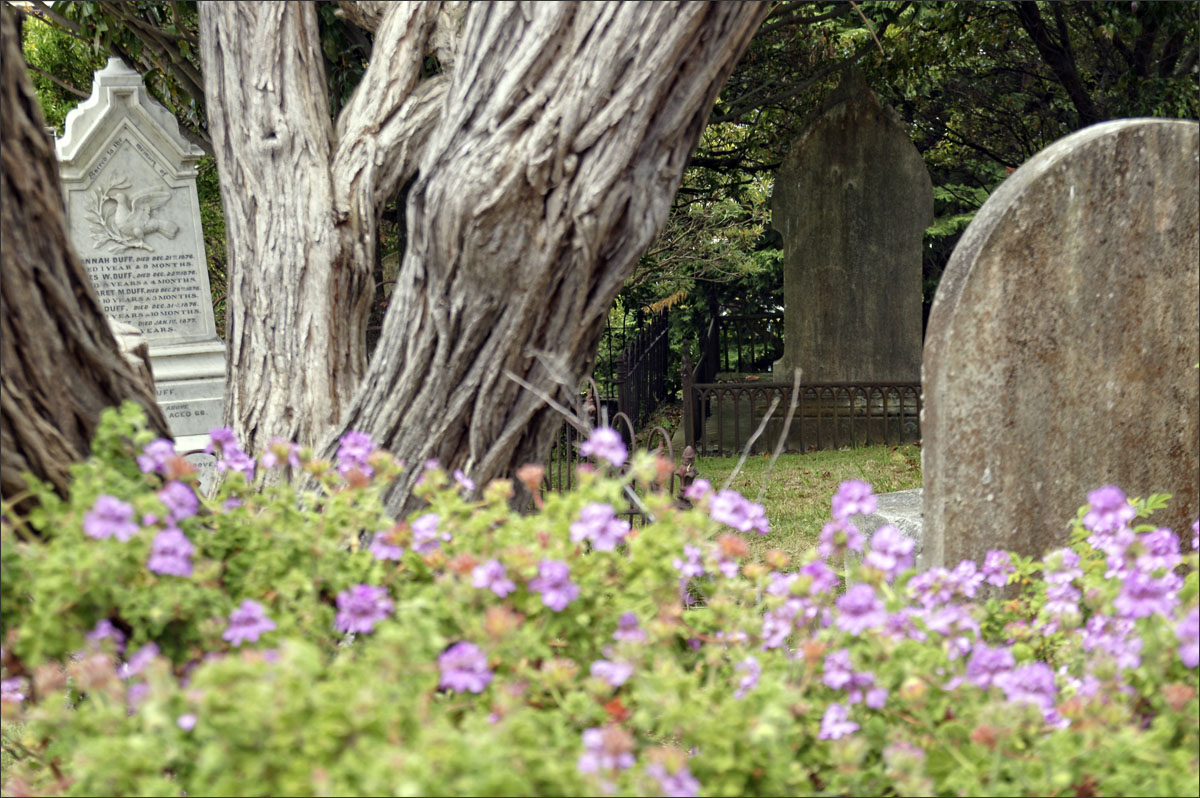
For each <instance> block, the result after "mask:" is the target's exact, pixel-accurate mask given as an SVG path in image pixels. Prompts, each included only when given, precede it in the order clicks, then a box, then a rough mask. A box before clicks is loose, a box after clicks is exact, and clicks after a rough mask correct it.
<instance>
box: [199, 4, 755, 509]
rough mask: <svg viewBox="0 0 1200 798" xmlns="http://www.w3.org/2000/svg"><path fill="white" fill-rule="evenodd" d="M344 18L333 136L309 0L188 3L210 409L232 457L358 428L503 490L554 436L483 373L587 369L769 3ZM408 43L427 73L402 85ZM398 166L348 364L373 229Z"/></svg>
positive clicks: (382, 12)
mask: <svg viewBox="0 0 1200 798" xmlns="http://www.w3.org/2000/svg"><path fill="white" fill-rule="evenodd" d="M358 6H359V7H358V8H356V9H354V13H352V18H354V19H356V20H359V21H360V22H361V24H364V25H369V26H372V27H374V28H375V31H376V37H375V44H374V54H373V57H372V59H371V63H370V65H369V66H368V69H367V71H366V74H365V75H364V77H363V80H362V83H361V84H360V86H359V87H358V89H357V90H356V92H355V95H354V97H353V98H352V100H351V102H350V104H349V105H348V106H347V107H346V108H345V109H344V111H343V112H342V115H341V117H340V118H339V120H338V122H337V125H336V128H334V126H332V125H330V124H329V122H328V121H327V117H326V116H325V115H324V111H325V109H326V108H327V107H328V105H327V102H326V98H325V96H324V89H323V87H324V85H325V84H324V80H323V79H322V76H321V68H322V66H321V59H320V55H319V50H318V48H319V43H318V41H317V26H316V17H315V12H314V10H313V9H312V7H311V6H309V5H307V4H293V3H205V4H201V6H200V15H201V42H202V55H203V58H204V65H205V75H206V91H207V94H208V97H209V104H208V107H209V118H210V121H211V125H212V138H213V143H214V149H215V151H216V156H217V163H218V167H219V171H220V175H221V185H222V194H223V197H224V200H225V208H226V216H227V220H228V228H227V229H228V240H229V246H230V252H229V274H230V292H229V296H230V308H231V310H230V316H229V319H230V320H229V328H228V340H229V342H230V343H229V351H230V358H229V376H230V386H229V390H228V393H227V399H226V419H227V420H228V421H229V422H231V423H232V424H233V425H234V427H235V429H236V430H237V431H238V433H239V434H240V435H241V436H242V437H243V438H244V439H245V441H246V442H247V443H248V444H249V445H251V446H254V447H260V446H262V445H264V444H265V443H267V441H268V440H269V439H270V438H271V437H273V436H277V435H278V436H282V437H288V438H293V439H297V440H300V441H301V442H303V443H314V442H316V443H321V442H323V449H324V450H325V451H326V452H332V450H333V448H334V446H335V443H334V442H335V441H336V438H337V437H338V435H339V434H340V433H342V432H344V431H345V430H348V429H359V430H362V431H365V432H368V433H370V434H371V435H372V436H373V437H374V438H375V440H376V441H378V442H379V443H381V444H382V445H384V446H386V447H387V448H389V449H390V450H392V451H393V452H395V453H396V454H397V455H398V456H400V457H402V458H404V459H406V460H408V461H409V462H410V463H419V462H421V461H422V460H424V459H426V458H428V457H438V458H440V459H441V461H442V462H443V463H444V464H446V465H447V466H451V467H462V468H464V469H466V470H467V471H468V472H469V473H470V474H471V475H472V476H473V477H474V478H476V479H478V480H487V479H490V478H493V477H497V476H502V475H505V474H507V473H509V472H510V471H511V469H512V468H513V467H515V466H517V465H520V464H521V463H522V462H524V461H526V460H530V459H534V458H536V457H538V456H540V455H543V454H544V453H545V449H546V448H547V446H548V444H549V436H550V435H552V434H553V430H554V428H555V427H556V426H557V424H558V423H559V421H558V420H557V419H556V418H555V417H554V416H553V413H552V412H551V411H550V410H548V408H547V406H546V404H545V402H544V401H543V400H542V399H541V398H539V397H538V396H536V395H534V394H533V393H532V392H529V391H527V390H524V389H522V388H520V387H519V386H518V384H517V383H516V382H515V381H513V380H512V379H510V378H508V377H507V376H506V372H512V373H513V374H514V375H516V376H517V377H518V378H520V379H523V380H525V381H527V382H529V383H530V384H532V385H534V386H535V387H536V388H537V389H538V390H539V391H540V392H543V393H546V394H550V395H552V396H555V397H557V398H559V399H563V398H565V397H566V396H567V395H568V394H569V393H571V392H572V390H573V389H574V388H575V387H576V386H577V384H578V381H579V379H580V378H581V377H582V376H584V375H585V374H586V373H587V372H588V370H589V368H590V365H591V359H592V358H593V357H594V352H595V348H596V344H597V342H598V340H599V336H600V333H601V330H602V327H603V321H604V318H605V316H606V314H607V311H608V307H609V305H610V303H611V301H612V299H613V297H614V296H615V295H616V293H617V291H618V290H619V289H620V287H621V284H622V281H623V280H624V279H625V278H626V277H627V276H628V275H629V273H630V271H631V270H632V268H633V266H634V264H635V262H636V260H637V258H638V256H639V255H640V254H641V252H642V250H643V249H644V248H645V247H646V246H647V245H648V244H649V243H650V241H651V239H652V238H653V236H654V234H655V233H656V232H657V230H658V229H659V227H660V226H661V225H662V223H663V221H664V220H665V218H666V214H667V211H668V207H669V204H670V201H671V198H672V196H673V195H674V192H675V190H676V188H677V187H678V185H679V182H680V180H681V179H682V175H683V169H684V166H685V164H686V161H687V158H688V155H689V154H690V153H691V150H692V148H693V147H694V145H695V143H696V141H697V140H698V138H699V135H700V133H701V130H702V129H703V126H704V122H705V119H706V116H707V113H708V111H709V109H710V107H711V105H712V102H713V100H714V99H715V97H716V94H717V92H718V90H719V89H720V87H721V85H722V83H723V81H724V80H725V78H726V77H727V76H728V74H729V72H730V71H731V70H732V68H733V66H734V64H735V62H736V60H737V58H738V56H739V55H740V54H741V52H742V51H743V49H744V48H745V47H746V45H747V44H748V43H749V41H750V38H751V36H752V35H753V33H754V30H755V28H756V26H757V24H758V22H759V21H761V19H762V18H763V16H765V15H766V13H767V12H768V10H769V8H768V6H767V5H766V4H761V3H742V2H722V3H668V2H645V3H599V2H595V3H592V2H589V3H570V2H561V3H558V2H556V3H550V2H534V3H526V2H522V3H484V2H480V3H471V4H461V3H440V2H419V3H394V4H384V3H371V4H362V3H360V4H358ZM464 6H465V7H464ZM427 54H436V55H437V56H438V59H439V63H440V65H441V67H442V71H441V73H440V74H437V75H434V76H433V77H428V78H424V79H422V77H421V68H422V64H423V62H424V59H425V56H426V55H427ZM414 175H416V179H415V182H414V184H413V186H412V188H411V190H410V191H409V193H408V206H407V214H408V245H407V250H406V252H405V255H404V261H403V266H402V268H401V272H400V276H399V280H398V282H397V286H396V288H395V290H394V292H393V294H392V301H391V303H390V309H389V312H388V316H387V318H386V320H385V323H384V330H383V334H382V338H381V340H380V343H379V346H378V349H377V350H376V354H375V357H374V359H373V360H372V362H371V364H370V367H369V368H367V367H366V364H365V357H364V353H363V341H364V338H365V326H366V316H367V309H368V306H369V302H370V299H371V294H372V285H371V279H370V271H369V269H370V264H371V263H372V261H373V254H374V252H373V248H374V246H375V226H376V223H377V220H378V218H379V215H380V212H381V210H382V207H383V204H384V203H385V202H386V200H387V199H388V198H389V197H391V196H393V195H394V194H395V192H396V191H397V190H398V189H399V187H400V186H401V185H403V183H404V182H405V181H406V180H407V179H409V178H410V177H413V176H414ZM412 474H413V475H414V476H415V469H414V470H413V472H412ZM411 479H412V477H410V478H409V479H408V480H407V481H405V482H403V483H401V484H400V485H399V486H398V487H397V490H396V491H395V492H394V494H393V495H392V496H390V497H389V503H390V505H391V507H392V508H393V509H403V508H404V507H405V506H406V505H407V503H408V493H409V490H410V487H411Z"/></svg>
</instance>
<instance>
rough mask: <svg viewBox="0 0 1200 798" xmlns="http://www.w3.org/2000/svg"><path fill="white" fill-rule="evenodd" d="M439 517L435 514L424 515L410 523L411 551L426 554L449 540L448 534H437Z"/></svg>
mask: <svg viewBox="0 0 1200 798" xmlns="http://www.w3.org/2000/svg"><path fill="white" fill-rule="evenodd" d="M441 520H442V519H441V517H440V516H439V515H438V514H437V513H425V515H422V516H421V517H419V518H417V519H416V520H414V521H413V522H412V536H413V551H415V552H416V553H417V554H428V553H429V552H431V551H433V550H434V549H436V548H438V547H439V546H441V545H442V543H443V542H444V541H449V540H450V533H449V532H439V531H438V524H439V523H441Z"/></svg>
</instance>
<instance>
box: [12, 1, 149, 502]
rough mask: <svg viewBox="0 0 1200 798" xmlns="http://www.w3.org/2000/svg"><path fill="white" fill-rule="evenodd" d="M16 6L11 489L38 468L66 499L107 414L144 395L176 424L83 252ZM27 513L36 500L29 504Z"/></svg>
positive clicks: (18, 489)
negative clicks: (125, 346)
mask: <svg viewBox="0 0 1200 798" xmlns="http://www.w3.org/2000/svg"><path fill="white" fill-rule="evenodd" d="M12 17H13V12H12V11H11V10H10V9H7V8H5V9H4V10H3V12H2V19H0V28H2V33H0V36H2V39H3V41H2V42H0V47H2V48H3V58H4V69H3V72H2V77H0V83H2V86H0V92H2V102H3V106H2V107H3V112H2V113H0V138H2V139H3V141H4V147H3V149H0V194H2V201H0V230H2V231H3V243H2V245H0V357H2V359H3V363H4V368H3V371H2V372H0V492H2V493H3V496H4V498H6V499H12V498H14V497H17V496H19V495H20V494H21V493H22V492H23V491H24V490H25V488H26V484H25V479H24V477H23V476H22V475H23V474H24V473H25V472H27V471H28V472H30V473H32V474H33V475H34V476H36V477H37V478H38V479H41V480H44V481H47V482H49V483H50V484H51V485H52V486H53V487H54V488H55V490H57V491H58V492H59V493H60V494H63V495H65V494H66V492H67V487H68V481H69V480H68V473H67V468H68V466H70V465H71V463H73V462H76V461H78V460H81V459H83V458H84V457H86V456H87V455H88V453H89V452H90V450H91V439H92V436H93V434H94V433H95V431H96V424H97V422H98V420H99V417H100V412H101V411H102V410H103V409H104V408H106V407H112V406H115V405H119V404H120V403H121V402H122V401H124V400H126V399H132V400H133V401H135V402H137V403H138V404H140V405H142V406H143V407H144V408H146V412H147V415H148V416H149V419H150V426H151V428H152V429H154V430H155V431H156V432H157V433H158V434H160V435H163V436H167V435H168V433H167V424H166V421H165V420H164V419H163V416H162V412H161V411H160V410H159V408H158V405H157V404H156V403H155V399H154V389H153V386H152V385H151V384H149V383H148V381H147V380H146V378H145V372H144V371H143V370H142V369H139V368H138V367H136V366H134V365H133V364H132V363H130V362H129V361H127V360H126V359H125V358H124V357H123V356H122V354H121V351H120V349H119V348H118V345H117V342H116V340H115V339H114V338H113V334H112V332H111V331H110V329H109V326H108V323H107V321H106V320H105V318H104V315H103V313H102V312H101V310H100V304H99V301H98V300H97V298H96V294H95V291H94V289H93V288H92V284H91V281H90V280H88V277H87V273H86V272H85V271H84V269H83V264H82V263H81V262H80V260H79V256H78V255H76V254H75V251H74V249H73V248H72V247H71V244H70V239H69V237H68V232H67V224H66V214H65V211H64V209H63V199H62V188H61V186H60V185H59V182H58V163H57V161H56V160H55V157H54V149H53V146H52V145H51V143H50V139H49V137H48V136H47V134H46V130H45V122H44V121H43V120H42V113H41V109H40V107H39V105H38V101H37V96H36V95H35V94H34V91H33V86H32V85H31V84H30V82H29V77H28V75H27V74H26V72H25V68H24V64H25V60H24V57H23V56H22V54H21V44H20V41H19V36H18V34H17V29H16V24H15V21H14V20H13V18H12ZM19 506H21V507H22V508H23V507H24V506H25V505H24V503H20V505H19Z"/></svg>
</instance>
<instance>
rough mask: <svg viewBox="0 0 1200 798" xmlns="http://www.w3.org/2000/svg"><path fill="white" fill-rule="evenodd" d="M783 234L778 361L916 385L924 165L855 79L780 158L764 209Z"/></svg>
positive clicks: (852, 377)
mask: <svg viewBox="0 0 1200 798" xmlns="http://www.w3.org/2000/svg"><path fill="white" fill-rule="evenodd" d="M771 207H772V218H773V220H774V221H773V223H774V226H775V228H776V229H777V230H779V232H780V233H781V235H782V236H783V294H784V354H783V357H782V358H781V359H780V360H779V361H778V362H776V364H775V366H774V371H775V373H777V374H785V375H790V374H791V373H792V369H793V367H795V366H799V367H800V368H801V369H803V370H804V380H805V382H808V383H812V382H916V381H917V380H919V379H920V375H921V244H922V239H923V235H924V232H925V228H927V227H928V226H929V225H930V224H931V223H932V222H933V186H932V184H931V183H930V180H929V172H928V170H927V169H926V168H925V162H924V161H923V160H922V159H921V155H920V153H919V152H917V148H916V147H914V146H913V143H912V140H911V139H910V138H909V137H908V134H907V133H906V132H905V130H904V125H903V124H902V123H901V122H900V121H899V119H898V118H897V117H896V116H895V114H894V113H893V112H892V111H891V109H887V108H884V107H882V106H881V105H880V104H879V100H878V99H877V98H876V97H875V94H874V92H872V91H871V89H870V87H869V86H867V84H866V81H865V80H864V79H863V77H862V75H861V73H858V72H857V71H852V72H850V73H848V75H847V77H846V78H844V79H843V81H842V83H841V85H840V86H838V88H837V90H835V92H834V94H833V95H832V97H831V98H830V102H829V104H828V105H827V107H826V108H825V109H824V110H823V111H822V112H821V113H820V114H819V115H818V116H817V118H816V119H815V120H814V121H813V122H811V123H810V124H809V125H808V127H807V128H806V129H805V130H804V132H803V133H802V134H801V135H800V137H799V138H798V139H796V141H795V142H793V143H792V146H791V148H790V150H789V151H788V154H787V157H785V158H784V160H783V164H782V166H780V169H779V173H778V174H777V175H776V177H775V190H774V195H773V198H772V201H771Z"/></svg>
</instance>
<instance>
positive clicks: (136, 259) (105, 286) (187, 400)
mask: <svg viewBox="0 0 1200 798" xmlns="http://www.w3.org/2000/svg"><path fill="white" fill-rule="evenodd" d="M56 150H57V154H58V159H59V173H60V177H61V179H62V184H63V194H64V200H65V204H66V208H67V217H68V222H69V225H70V233H71V241H72V244H73V245H74V246H75V248H76V250H77V251H78V252H79V255H80V257H81V259H82V260H83V264H84V267H85V269H86V270H87V273H88V276H89V277H90V278H91V281H92V284H93V286H94V287H95V289H96V293H97V296H98V298H99V300H100V304H101V307H102V308H103V310H104V312H105V313H106V314H108V315H109V316H111V317H112V318H115V319H117V320H119V321H121V322H124V323H126V324H129V325H132V326H134V327H136V328H137V329H138V330H140V332H141V334H142V335H143V336H144V337H145V340H146V343H147V345H148V349H149V355H150V365H151V369H152V371H153V373H154V379H155V384H156V389H157V392H158V399H159V404H160V405H162V408H163V412H164V414H165V416H166V418H167V421H168V423H169V424H170V426H171V430H172V433H173V434H174V435H175V436H176V438H177V439H178V440H177V443H178V444H179V445H180V447H181V448H184V449H186V448H192V446H191V445H192V444H196V443H200V442H201V440H203V439H202V438H199V439H198V438H196V437H195V436H202V435H204V434H205V433H207V432H208V430H209V429H211V428H212V427H214V426H219V425H220V422H221V409H222V400H223V393H224V377H225V355H224V345H223V344H222V342H221V341H220V339H219V338H218V337H217V334H216V324H215V320H214V317H213V311H212V294H211V290H210V287H209V281H208V268H207V260H206V258H205V252H204V234H203V230H202V228H201V223H200V202H199V197H198V195H197V193H196V169H195V164H196V161H197V159H199V158H200V157H201V156H202V155H203V151H202V150H200V149H199V148H198V147H196V146H195V145H194V144H192V143H191V142H189V141H187V139H185V138H184V137H183V136H182V135H181V134H180V133H179V127H178V124H177V122H176V121H175V118H174V117H173V116H172V115H171V113H170V112H169V111H167V109H166V108H164V107H162V106H161V105H160V104H159V103H158V102H156V101H155V100H154V99H153V98H151V97H150V96H149V94H148V93H147V91H146V88H145V85H144V84H143V82H142V78H141V76H140V75H139V74H138V73H137V72H135V71H133V70H131V69H129V68H128V67H126V66H125V65H124V64H123V63H122V62H121V60H120V59H118V58H112V59H109V63H108V66H106V67H105V68H104V69H102V70H99V71H98V72H96V73H95V78H94V83H93V89H92V95H91V96H90V97H89V98H88V99H87V100H86V101H84V102H83V103H81V104H80V105H79V106H78V107H77V108H75V109H74V110H73V111H72V112H71V113H70V114H68V116H67V119H66V126H65V134H64V136H63V138H62V139H59V140H58V141H57V142H56Z"/></svg>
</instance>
